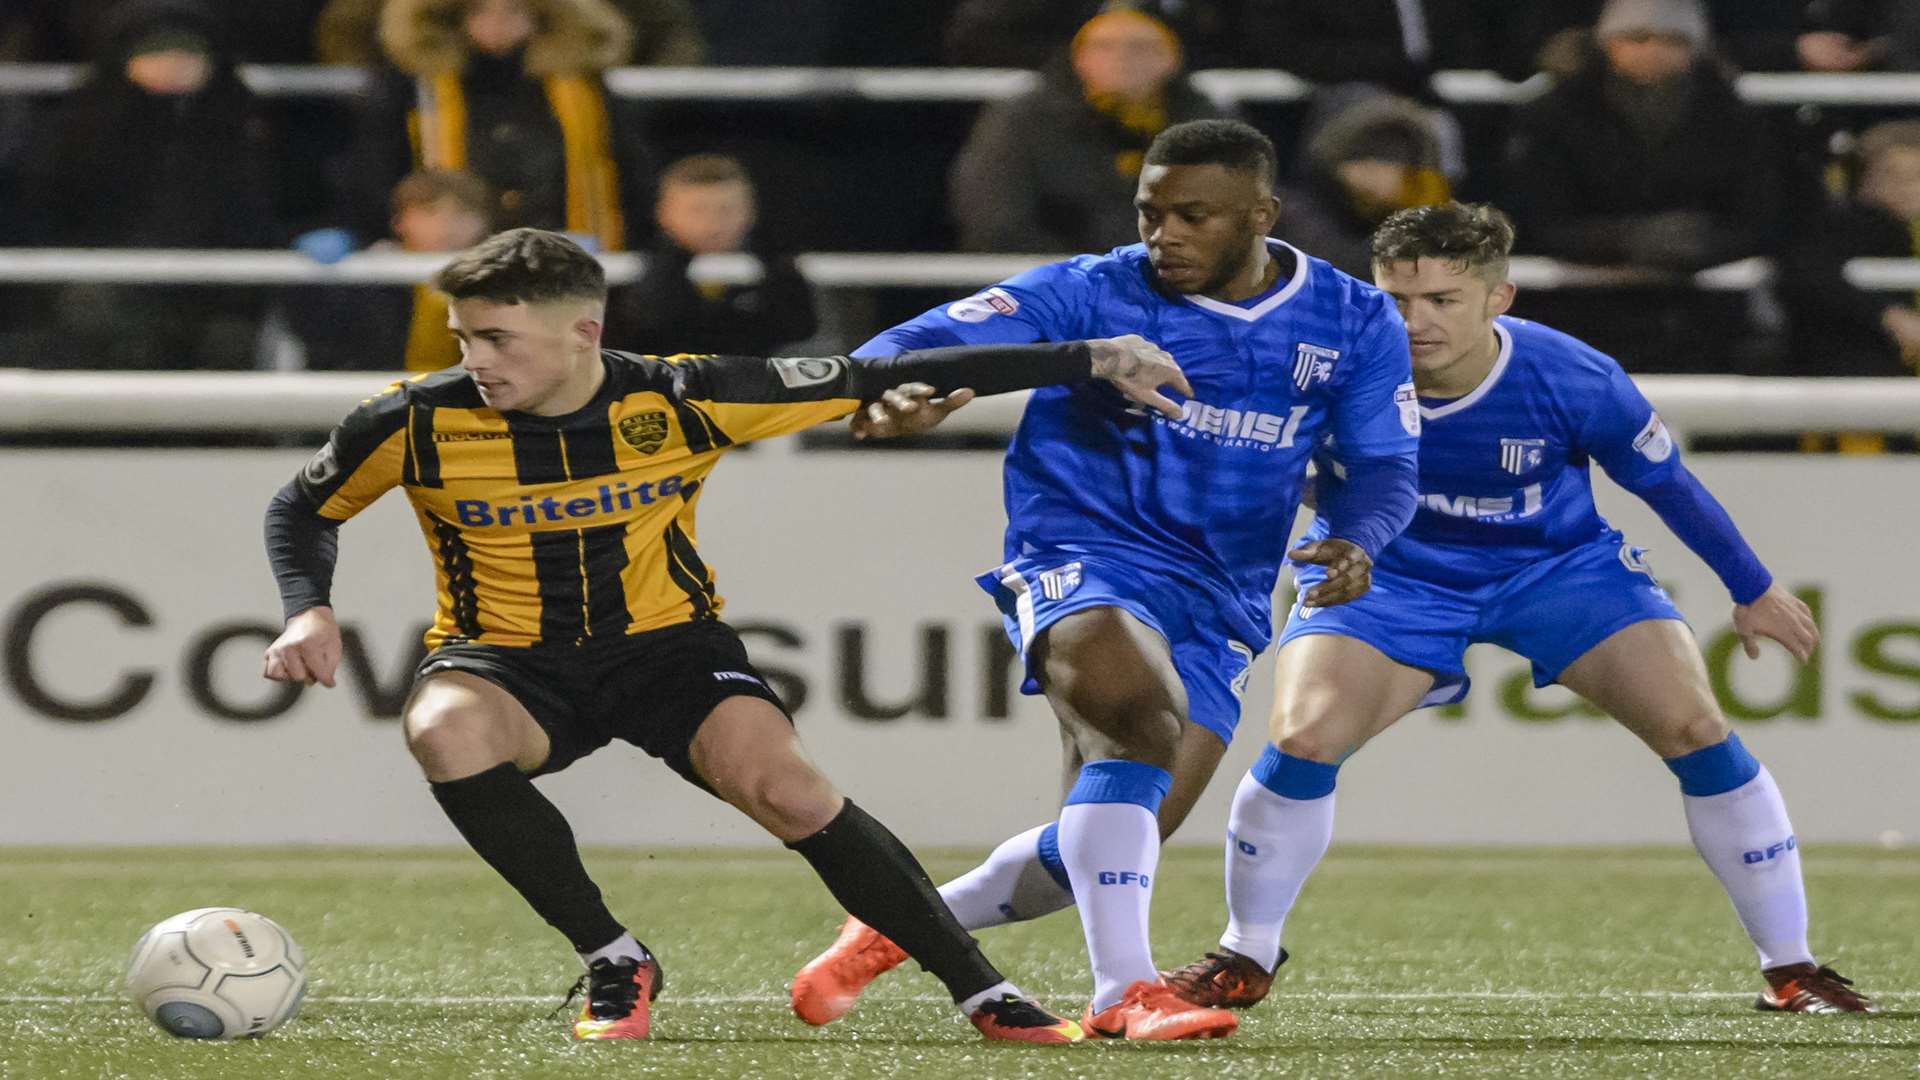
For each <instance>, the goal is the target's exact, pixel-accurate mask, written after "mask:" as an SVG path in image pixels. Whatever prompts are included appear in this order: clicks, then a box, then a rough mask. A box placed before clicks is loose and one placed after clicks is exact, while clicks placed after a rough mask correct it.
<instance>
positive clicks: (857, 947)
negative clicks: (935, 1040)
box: [792, 915, 991, 1037]
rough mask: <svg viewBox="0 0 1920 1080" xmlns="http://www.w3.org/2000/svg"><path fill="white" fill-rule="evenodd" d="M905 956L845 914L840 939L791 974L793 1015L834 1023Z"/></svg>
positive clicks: (812, 1020) (821, 1022)
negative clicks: (870, 986)
mask: <svg viewBox="0 0 1920 1080" xmlns="http://www.w3.org/2000/svg"><path fill="white" fill-rule="evenodd" d="M906 958H907V953H906V950H904V949H902V948H901V947H900V946H898V945H895V944H894V943H893V942H891V941H888V940H887V939H886V938H885V937H882V936H881V934H880V931H878V930H875V929H874V928H873V927H871V926H868V925H867V924H866V923H863V922H861V921H860V920H859V919H856V918H854V917H853V916H851V915H849V916H847V921H846V922H845V923H844V924H842V925H841V927H840V936H839V938H837V939H835V941H834V943H833V944H832V945H831V946H829V947H828V948H827V951H826V952H823V953H821V954H820V955H819V956H816V957H814V958H813V959H812V960H809V961H808V962H807V966H806V967H803V968H801V969H800V973H799V974H798V975H795V976H794V977H793V989H792V995H793V1015H795V1016H798V1017H799V1018H800V1019H802V1020H805V1021H806V1022H807V1023H809V1024H812V1025H813V1026H815V1027H819V1026H820V1025H821V1024H831V1023H833V1022H834V1021H835V1020H838V1019H840V1018H841V1017H843V1016H845V1015H847V1013H848V1012H849V1011H850V1010H852V1008H853V1004H854V1002H855V1001H857V1000H859V998H860V991H862V990H865V989H866V988H867V984H868V983H870V982H872V981H873V980H875V979H877V978H879V977H880V976H882V975H884V974H886V973H887V972H889V971H891V970H893V969H894V968H896V967H898V966H900V962H901V961H903V960H905V959H906ZM974 1026H975V1027H980V1021H979V1020H977V1019H976V1020H975V1021H974ZM980 1030H982V1031H985V1030H986V1029H985V1028H980ZM990 1037H991V1036H990Z"/></svg>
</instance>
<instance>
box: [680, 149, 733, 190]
mask: <svg viewBox="0 0 1920 1080" xmlns="http://www.w3.org/2000/svg"><path fill="white" fill-rule="evenodd" d="M735 182H738V183H742V184H745V185H747V186H748V187H752V186H753V178H752V177H750V176H748V175H747V167H746V166H744V165H742V164H740V159H739V158H734V157H728V156H727V155H725V154H689V155H687V156H686V157H683V158H681V159H680V160H678V161H676V162H674V163H673V164H671V165H669V166H667V167H666V168H665V169H664V170H662V171H661V173H660V186H661V187H662V188H665V187H666V186H667V185H668V184H695V185H701V184H730V183H735Z"/></svg>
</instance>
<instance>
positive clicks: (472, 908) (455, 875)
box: [0, 845, 1920, 1080]
mask: <svg viewBox="0 0 1920 1080" xmlns="http://www.w3.org/2000/svg"><path fill="white" fill-rule="evenodd" d="M1805 859H1806V863H1807V872H1808V887H1809V892H1810V894H1811V896H1810V901H1811V906H1812V909H1813V916H1814V935H1813V943H1814V947H1815V948H1816V950H1818V951H1819V952H1820V955H1821V958H1822V959H1823V960H1826V961H1828V962H1831V963H1833V964H1835V966H1837V967H1839V968H1840V970H1841V971H1842V972H1844V973H1845V974H1847V975H1848V976H1850V977H1852V978H1854V979H1856V980H1857V981H1858V983H1859V985H1860V987H1861V989H1863V990H1865V991H1867V992H1868V993H1870V994H1877V995H1879V996H1880V997H1881V998H1882V1008H1883V1009H1885V1010H1886V1012H1885V1013H1884V1014H1882V1015H1880V1016H1876V1017H1817V1016H1814V1017H1808V1016H1779V1015H1763V1014H1758V1013H1755V1012H1754V1011H1753V1009H1752V997H1753V994H1754V992H1755V990H1756V989H1757V988H1758V986H1759V981H1758V977H1757V975H1756V973H1755V971H1754V967H1753V963H1752V953H1751V951H1750V949H1749V947H1748V946H1747V943H1746V941H1745V938H1744V937H1743V936H1741V934H1740V932H1739V929H1738V926H1737V924H1736V923H1735V922H1734V919H1733V915H1732V911H1731V909H1730V908H1729V906H1728V904H1727V902H1726V899H1725V897H1724V896H1723V895H1722V894H1721V893H1720V891H1719V888H1718V886H1717V885H1716V884H1715V883H1714V881H1713V879H1712V877H1711V876H1710V875H1709V874H1708V873H1707V871H1706V869H1705V868H1704V867H1703V866H1701V865H1700V863H1699V861H1698V859H1697V858H1695V857H1694V855H1693V853H1692V852H1691V851H1686V850H1680V849H1632V850H1618V849H1605V850H1600V849H1558V850H1525V851H1515V850H1504V849H1497V850H1485V849H1472V850H1461V849H1437V848H1417V849H1386V848H1357V847H1356V848H1345V849H1342V848H1335V850H1334V852H1333V853H1332V854H1331V855H1330V856H1329V857H1328V859H1327V861H1326V862H1325V864H1323V866H1322V867H1321V869H1320V871H1319V872H1318V873H1317V874H1316V875H1315V877H1314V878H1313V880H1312V881H1311V882H1310V883H1309V884H1308V886H1307V889H1306V892H1305V894H1304V895H1303V897H1302V898H1301V903H1300V906H1299V907H1298V909H1297V910H1296V911H1295V913H1294V915H1293V916H1292V918H1291V920H1290V923H1289V929H1288V938H1287V944H1288V947H1289V949H1291V950H1292V951H1293V952H1294V954H1295V958H1294V960H1293V962H1291V963H1290V964H1288V965H1287V968H1286V969H1285V973H1284V977H1283V978H1282V980H1281V981H1280V982H1279V983H1278V984H1277V985H1276V988H1275V994H1274V996H1273V997H1272V998H1270V999H1268V1001H1267V1002H1266V1003H1265V1004H1263V1005H1261V1006H1260V1007H1258V1008H1256V1009H1254V1010H1252V1011H1250V1012H1247V1013H1243V1014H1242V1017H1241V1021H1242V1022H1241V1028H1240V1032H1239V1034H1237V1035H1235V1036H1234V1037H1233V1038H1231V1039H1228V1040H1225V1041H1221V1042H1203V1043H1172V1044H1135V1045H1118V1044H1100V1045H1085V1046H1077V1047H1065V1048H1051V1049H1033V1048H1025V1047H1010V1046H988V1045H984V1044H982V1043H981V1042H980V1040H979V1039H978V1037H977V1036H976V1035H975V1033H974V1031H973V1029H972V1028H971V1027H970V1026H968V1025H967V1024H966V1022H965V1021H964V1020H962V1019H961V1018H960V1017H959V1015H958V1014H957V1013H956V1012H955V1011H954V1010H953V1009H952V1008H951V1006H950V1005H949V1004H948V1003H947V1002H946V1000H945V998H944V997H943V996H942V995H941V993H940V987H939V985H938V984H937V983H936V982H935V981H934V980H933V979H932V978H931V977H930V976H928V975H926V974H925V973H923V972H921V971H919V970H918V969H917V968H914V967H912V966H911V965H909V966H908V967H907V968H903V969H902V970H900V971H896V972H895V973H893V974H891V975H889V976H887V977H885V978H884V979H883V980H882V981H881V982H880V983H878V984H876V986H875V987H874V988H873V990H871V991H870V992H869V994H868V996H867V997H866V998H864V999H863V1001H862V1003H861V1005H860V1007H859V1008H858V1009H857V1010H855V1011H854V1012H853V1013H852V1014H851V1015H850V1016H848V1017H847V1018H846V1019H845V1020H842V1021H841V1022H839V1023H837V1024H834V1025H831V1026H829V1027H827V1028H824V1029H819V1030H815V1029H812V1028H808V1027H806V1026H805V1025H803V1024H801V1023H800V1022H799V1021H797V1020H795V1019H794V1018H793V1017H792V1015H791V1013H789V1012H788V1010H787V1005H786V980H787V979H788V978H789V977H790V976H791V975H792V973H793V971H794V970H795V969H796V968H797V967H798V966H799V965H800V964H801V963H803V962H805V961H806V960H807V959H808V958H809V957H811V956H812V955H813V954H814V953H815V952H817V951H818V950H819V949H821V948H823V947H825V946H826V944H827V943H828V942H830V941H831V940H832V939H833V935H834V931H835V929H836V927H837V925H838V921H839V920H838V918H837V917H836V912H837V909H836V908H835V906H834V905H833V902H832V900H831V899H830V898H829V897H828V896H827V894H826V891H825V890H824V889H823V888H822V887H821V886H820V885H819V884H818V883H817V882H816V881H815V880H813V878H812V876H811V875H810V873H809V872H808V870H807V868H806V866H805V864H804V863H802V862H801V861H800V860H799V859H798V858H796V857H794V856H792V855H789V854H786V853H784V852H778V851H765V852H742V853H703V852H656V853H653V854H651V855H649V854H647V853H644V852H622V851H609V850H595V851H590V852H589V853H588V866H589V869H591V870H592V871H593V872H594V873H595V875H596V877H597V879H598V880H599V881H600V882H601V885H602V887H603V888H604V889H605V890H606V892H607V894H608V896H609V898H610V900H611V902H612V906H613V908H614V910H615V912H616V913H617V914H620V915H621V916H622V917H623V918H625V919H627V920H628V921H629V923H630V925H632V926H633V927H634V928H635V930H636V931H637V932H638V933H639V934H640V936H641V937H642V938H643V939H644V940H646V941H647V942H648V943H649V944H650V945H652V946H653V947H654V949H655V950H656V951H657V952H658V953H659V954H660V956H661V958H662V961H663V963H664V964H665V966H666V972H667V983H666V991H665V993H664V994H663V995H662V996H661V999H660V1001H659V1003H658V1004H657V1005H656V1007H655V1013H654V1038H653V1040H652V1041H651V1042H649V1043H646V1044H589V1045H580V1044H575V1043H573V1042H571V1041H570V1040H569V1039H568V1038H567V1031H566V1022H565V1020H563V1019H554V1018H550V1017H549V1015H548V1013H549V1011H550V1010H551V1008H552V1007H553V1006H554V1005H555V1004H557V1003H558V1001H559V999H560V996H561V994H562V993H563V992H564V990H565V988H566V985H567V983H568V982H570V981H571V980H572V978H573V977H574V976H575V975H577V974H578V971H579V969H578V966H577V964H576V963H575V961H574V960H573V958H572V956H571V954H570V953H569V952H568V951H567V949H566V947H565V944H564V943H563V942H562V941H561V940H560V939H559V937H558V935H556V934H554V933H553V932H552V931H551V930H549V929H547V928H546V927H545V926H544V925H543V924H541V923H540V922H539V921H538V920H537V919H536V918H535V917H534V916H533V915H532V913H531V912H530V911H528V910H527V909H526V907H525V906H524V905H523V904H522V902H521V901H520V899H519V898H518V897H517V896H515V895H513V894H512V893H511V892H510V891H508V889H507V888H506V886H505V885H504V884H502V883H501V882H500V881H499V880H498V879H497V878H495V877H494V876H493V875H492V873H491V872H490V871H488V870H487V869H486V868H485V867H484V866H483V865H482V864H481V863H480V862H479V860H478V859H476V858H474V857H473V856H472V855H470V854H468V853H467V852H465V851H454V850H445V851H443V850H414V849H404V850H388V851H370V850H364V849H331V848H319V849H278V850H269V851H242V850H223V849H201V850H184V849H183V850H133V851H118V850H114V851H109V850H52V849H5V850H0V1077H5V1078H6V1080H16V1078H40V1077H139V1078H174V1077H236V1078H239V1077H244V1078H248V1080H254V1078H260V1080H268V1078H282V1077H284V1078H307V1077H327V1078H330V1080H331V1078H342V1080H348V1078H361V1077H365V1078H382V1080H384V1078H390V1077H413V1076H422V1077H450V1078H451V1077H458V1078H461V1080H469V1078H481V1077H538V1078H546V1077H588V1076H593V1077H602V1076H607V1075H619V1076H675V1077H679V1076H686V1077H716V1078H733V1077H742V1078H744V1077H763V1076H765V1077H781V1076H818V1077H832V1078H836V1080H838V1078H842V1077H869V1076H901V1077H953V1078H965V1080H981V1078H988V1077H1034V1078H1049V1077H1093V1076H1098V1077H1101V1078H1102V1080H1106V1078H1114V1080H1120V1078H1129V1077H1142V1078H1148V1077H1150V1078H1153V1080H1167V1078H1170V1077H1186V1076H1210V1075H1214V1074H1219V1075H1224V1076H1233V1077H1240V1076H1302V1077H1332V1076H1390V1077H1417V1076H1526V1077H1535V1076H1539V1077H1546V1076H1553V1077H1626V1076H1673V1077H1704V1076H1728V1077H1732V1076H1760V1075H1789V1074H1794V1073H1802V1074H1808V1075H1835V1076H1842V1075H1843V1076H1850V1077H1867V1076H1887V1077H1894V1076H1902V1077H1920V956H1917V955H1916V939H1915V932H1914V927H1915V926H1916V925H1920V854H1917V853H1912V852H1905V851H1895V852H1888V851H1879V850H1869V849H1863V848H1852V849H1847V848H1831V847H1822V846H1819V845H1812V846H1811V847H1810V848H1809V849H1808V850H1807V851H1806V852H1805ZM927 861H928V865H929V869H930V870H932V871H933V873H934V876H935V878H936V879H940V880H944V879H945V878H946V877H948V876H951V875H952V874H953V873H956V872H958V871H960V870H963V869H965V868H966V867H967V866H969V865H971V862H972V859H971V857H970V854H969V853H952V852H940V853H934V854H933V855H932V856H931V857H929V858H928V860H927ZM1219 874H1220V871H1219V854H1218V851H1217V849H1213V848H1200V847H1184V848H1173V849H1170V850H1169V851H1168V853H1167V856H1166V857H1165V858H1164V859H1163V861H1162V863H1161V871H1160V875H1159V878H1158V881H1157V882H1156V897H1155V906H1154V942H1155V956H1156V958H1157V959H1158V960H1159V961H1160V962H1161V963H1162V964H1164V965H1167V966H1173V965H1175V964H1178V963H1184V962H1185V961H1187V960H1190V959H1193V958H1194V957H1197V956H1198V955H1199V954H1200V953H1201V952H1203V951H1204V950H1205V949H1207V948H1208V947H1209V946H1211V945H1212V944H1213V942H1214V941H1215V938H1216V936H1217V934H1218V931H1219V929H1220V926H1221V924H1222V921H1223V919H1224V907H1223V902H1222V900H1221V897H1220V886H1219ZM214 904H231V905H237V906H242V907H248V908H252V909H253V910H256V911H260V912H262V913H264V914H267V915H269V916H271V917H273V918H274V919H276V920H278V921H280V922H281V923H282V924H283V925H285V926H286V927H287V928H288V929H289V930H290V931H291V932H292V933H293V935H294V936H295V937H296V938H297V939H298V940H299V941H300V942H301V943H302V944H303V945H305V946H306V948H307V951H308V954H309V958H310V964H311V966H310V980H311V981H310V983H309V986H308V999H307V1004H306V1006H305V1008H304V1009H303V1011H302V1014H301V1016H300V1017H299V1018H298V1019H297V1020H295V1021H293V1022H292V1023H290V1024H289V1025H287V1026H286V1027H284V1028H282V1029H281V1030H279V1031H277V1032H274V1033H273V1034H271V1035H269V1036H268V1037H266V1038H264V1039H259V1040H251V1041H244V1042H238V1043H194V1042H187V1041H181V1040H175V1039H171V1038H168V1037H166V1036H164V1035H162V1034H161V1033H160V1032H159V1031H158V1030H157V1029H156V1028H154V1027H152V1026H151V1025H150V1024H149V1023H148V1022H147V1020H146V1018H145V1017H144V1016H143V1015H141V1013H140V1012H139V1010H137V1009H136V1008H135V1007H134V1006H133V1005H131V1004H130V1003H128V1002H127V1001H126V1000H124V999H123V998H122V997H120V996H119V995H120V980H121V976H122V970H121V969H122V965H123V964H124V963H125V958H126V954H127V950H128V949H129V948H130V947H131V946H132V944H133V941H134V939H135V938H136V937H138V936H139V935H140V933H141V932H142V931H143V930H144V929H145V928H146V927H147V926H148V925H149V924H151V923H153V922H156V921H158V920H159V919H161V918H163V917H165V916H167V915H170V914H173V913H174V912H176V911H181V910H185V909H187V908H192V907H200V906H206V905H214ZM980 936H981V940H982V942H983V943H984V944H985V946H986V948H987V952H988V955H989V956H991V957H992V958H993V959H994V960H995V962H996V963H997V964H999V966H1000V967H1001V968H1002V970H1004V971H1005V972H1006V973H1007V974H1008V975H1009V977H1011V978H1013V979H1014V980H1015V981H1016V982H1019V983H1020V984H1021V985H1022V986H1024V987H1026V988H1027V989H1028V990H1031V991H1033V992H1035V993H1036V994H1039V995H1040V996H1041V997H1042V998H1043V1000H1045V1001H1047V1002H1048V1003H1049V1004H1052V1005H1054V1006H1055V1007H1056V1008H1057V1009H1059V1010H1060V1011H1062V1012H1068V1013H1070V1014H1072V1015H1075V1016H1078V1014H1079V1010H1080V1009H1081V1008H1083V1007H1084V1005H1085V1002H1086V997H1085V995H1086V993H1087V988H1088V985H1089V980H1088V976H1087V974H1086V958H1085V952H1084V950H1083V947H1082V945H1081V939H1080V928H1079V925H1078V923H1077V921H1076V920H1075V919H1074V918H1073V917H1072V915H1070V914H1065V913H1063V914H1059V915H1054V916H1051V917H1049V918H1047V919H1044V920H1041V921H1040V922H1037V923H1032V924H1028V925H1024V926H1015V927H1005V928H1001V929H997V930H989V931H985V932H983V933H982V934H981V935H980Z"/></svg>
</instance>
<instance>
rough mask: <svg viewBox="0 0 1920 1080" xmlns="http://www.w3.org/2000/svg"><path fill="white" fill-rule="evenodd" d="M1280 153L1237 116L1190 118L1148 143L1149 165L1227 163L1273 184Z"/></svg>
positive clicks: (1271, 142) (1271, 141) (1256, 129)
mask: <svg viewBox="0 0 1920 1080" xmlns="http://www.w3.org/2000/svg"><path fill="white" fill-rule="evenodd" d="M1279 160H1280V156H1279V154H1278V153H1277V152H1275V150H1274V149H1273V140H1272V139H1269V138H1267V137H1266V136H1265V135H1262V134H1261V133H1260V131H1259V129H1258V128H1255V127H1254V126H1253V125H1251V124H1244V123H1241V122H1240V121H1238V120H1189V121H1187V122H1186V123H1184V124H1175V125H1173V126H1172V127H1170V128H1168V129H1166V130H1165V131H1162V132H1161V133H1160V134H1159V135H1158V136H1156V137H1155V138H1154V140H1153V145H1151V146H1149V147H1147V157H1146V163H1147V164H1149V165H1224V166H1226V167H1227V168H1229V169H1239V170H1240V171H1242V172H1250V173H1252V174H1253V175H1254V176H1255V177H1257V178H1259V180H1260V181H1261V182H1262V183H1265V184H1269V185H1270V184H1272V183H1273V173H1274V168H1275V165H1276V164H1277V163H1278V162H1279Z"/></svg>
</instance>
